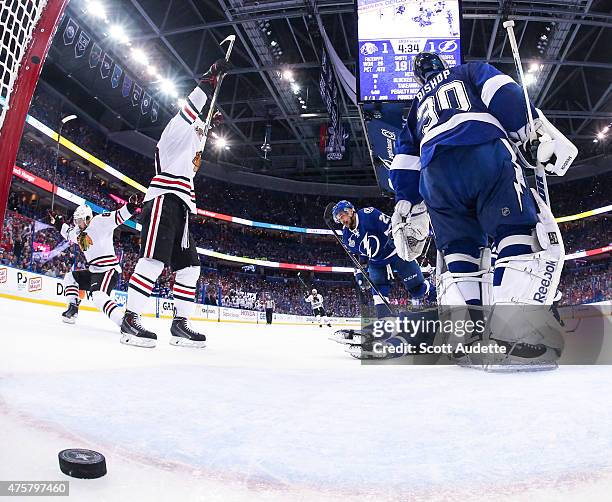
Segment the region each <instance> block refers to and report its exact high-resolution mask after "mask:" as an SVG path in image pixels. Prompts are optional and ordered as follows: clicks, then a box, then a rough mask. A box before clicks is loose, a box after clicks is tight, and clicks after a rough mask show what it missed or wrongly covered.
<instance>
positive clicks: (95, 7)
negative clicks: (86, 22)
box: [86, 0, 106, 20]
mask: <svg viewBox="0 0 612 502" xmlns="http://www.w3.org/2000/svg"><path fill="white" fill-rule="evenodd" d="M86 11H87V13H88V14H89V15H90V16H92V17H95V18H97V19H104V20H106V9H105V8H104V5H102V3H101V2H97V1H95V0H90V1H89V2H87V6H86Z"/></svg>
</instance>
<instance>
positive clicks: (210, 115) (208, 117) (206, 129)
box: [200, 35, 236, 156]
mask: <svg viewBox="0 0 612 502" xmlns="http://www.w3.org/2000/svg"><path fill="white" fill-rule="evenodd" d="M235 41H236V35H229V36H228V37H227V38H225V39H224V40H223V41H222V42H221V43H220V44H219V45H223V44H224V43H226V42H229V46H228V47H227V51H226V52H225V60H226V61H229V58H230V56H231V55H232V49H233V48H234V42H235ZM224 78H225V73H222V74H221V76H220V77H219V81H218V82H217V85H216V86H215V90H214V92H213V95H212V98H211V100H210V107H209V108H208V114H207V115H206V122H204V135H203V136H202V141H201V142H200V154H201V155H202V156H204V148H206V141H207V140H208V132H209V131H210V128H211V123H212V118H213V115H214V114H215V105H216V103H217V97H218V96H219V90H220V89H221V83H222V82H223V79H224Z"/></svg>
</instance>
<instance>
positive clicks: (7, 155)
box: [0, 0, 68, 237]
mask: <svg viewBox="0 0 612 502" xmlns="http://www.w3.org/2000/svg"><path fill="white" fill-rule="evenodd" d="M67 3H68V0H1V1H0V237H2V228H3V226H4V225H3V222H4V214H5V210H6V205H7V201H8V194H9V190H10V186H11V178H12V176H13V166H14V165H15V159H16V157H17V151H18V149H19V143H20V141H21V134H22V133H23V126H24V124H25V117H26V114H27V112H28V109H29V107H30V102H31V101H32V95H33V94H34V89H36V83H37V82H38V77H39V76H40V71H41V69H42V65H43V63H44V61H45V58H46V57H47V52H48V51H49V46H50V45H51V41H52V40H53V35H54V34H55V31H56V29H57V26H58V24H59V21H60V18H61V15H62V13H63V11H64V9H65V7H66V4H67Z"/></svg>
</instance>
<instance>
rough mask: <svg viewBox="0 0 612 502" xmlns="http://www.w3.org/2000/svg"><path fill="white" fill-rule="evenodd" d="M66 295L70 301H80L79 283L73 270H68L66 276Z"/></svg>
mask: <svg viewBox="0 0 612 502" xmlns="http://www.w3.org/2000/svg"><path fill="white" fill-rule="evenodd" d="M64 296H65V297H66V299H67V300H68V303H75V304H76V303H79V284H78V283H77V281H76V279H75V278H74V276H73V275H72V272H68V273H67V274H66V275H65V276H64Z"/></svg>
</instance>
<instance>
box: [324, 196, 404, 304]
mask: <svg viewBox="0 0 612 502" xmlns="http://www.w3.org/2000/svg"><path fill="white" fill-rule="evenodd" d="M333 209H334V203H333V202H330V203H329V204H327V207H326V208H325V213H324V214H323V220H325V224H326V225H327V228H329V229H330V230H331V231H332V235H333V236H334V239H336V241H337V242H338V244H340V245H341V246H342V249H344V251H345V252H346V254H347V255H348V257H349V258H350V260H351V261H352V262H353V265H355V267H356V268H357V269H358V270H359V271H360V272H361V273H362V274H363V278H364V279H365V280H366V281H368V284H369V285H370V287H371V288H372V289H373V290H374V292H375V293H376V294H377V295H378V296H379V297H380V299H381V300H382V302H383V303H384V304H385V306H386V307H387V308H388V309H389V312H391V313H393V310H394V309H393V308H391V304H390V303H389V302H388V301H387V299H386V298H385V297H384V296H383V295H382V294H381V292H380V291H379V290H378V288H377V287H376V286H375V285H374V283H373V282H372V280H371V279H370V277H369V276H368V273H367V272H366V270H365V269H364V268H363V266H362V265H361V263H359V260H358V259H357V258H355V257H354V256H353V253H351V252H350V251H349V250H348V248H347V247H346V246H345V245H344V242H342V239H341V238H340V237H338V234H337V233H336V230H335V229H334V226H333V224H332V222H333V221H334V220H333V218H332V210H333Z"/></svg>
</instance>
